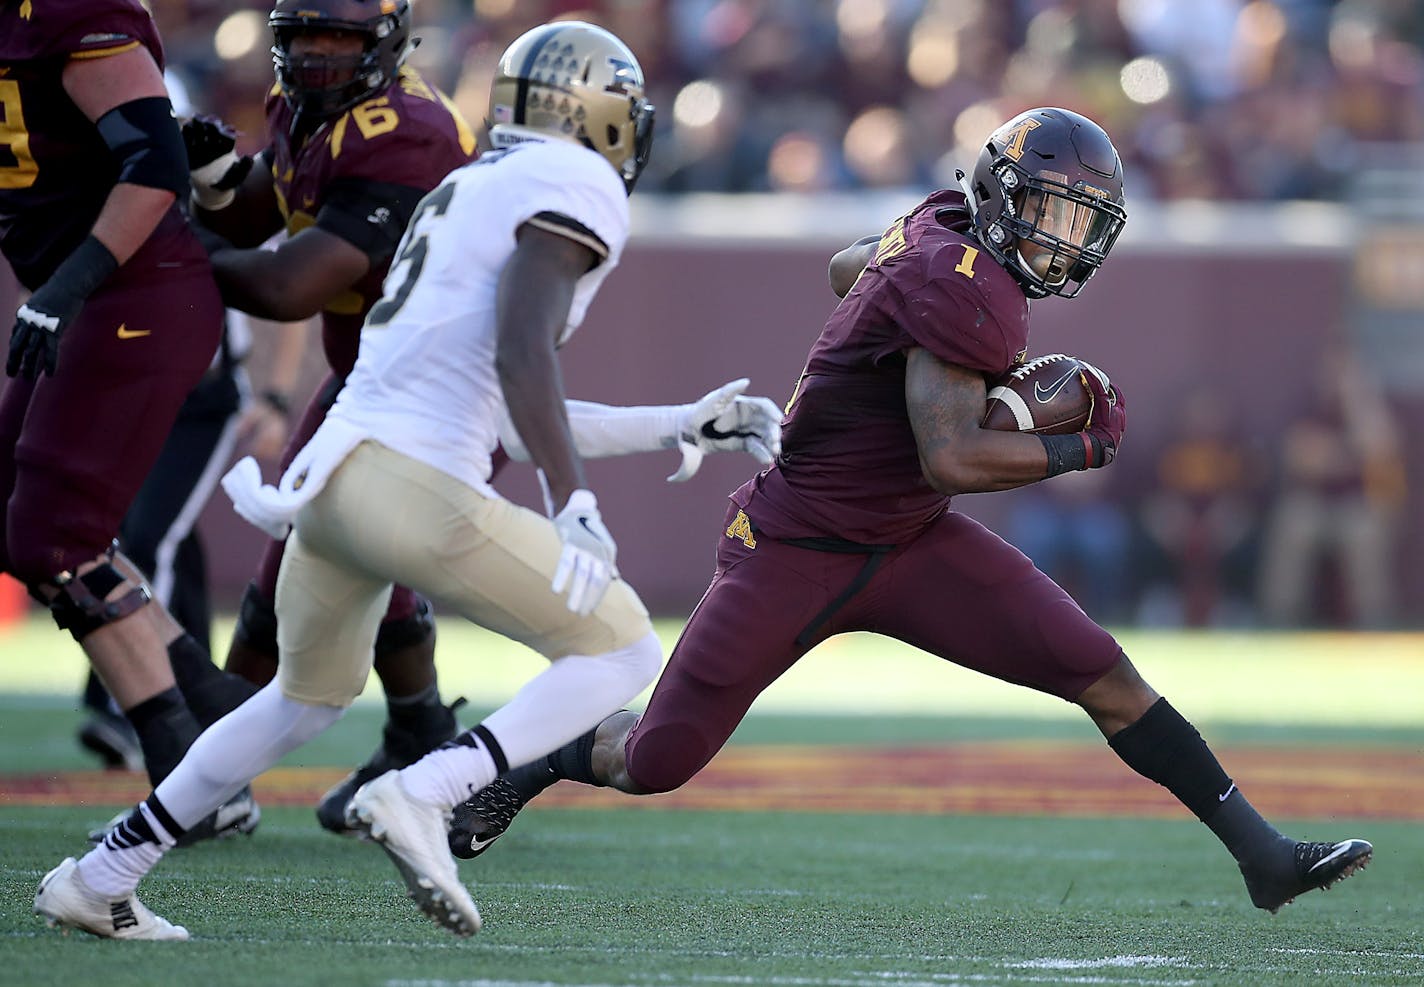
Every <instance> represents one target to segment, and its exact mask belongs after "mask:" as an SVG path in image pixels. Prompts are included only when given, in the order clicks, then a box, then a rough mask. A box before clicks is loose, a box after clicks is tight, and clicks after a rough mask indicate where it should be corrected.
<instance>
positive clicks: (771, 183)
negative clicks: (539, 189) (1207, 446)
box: [152, 0, 1424, 201]
mask: <svg viewBox="0 0 1424 987" xmlns="http://www.w3.org/2000/svg"><path fill="white" fill-rule="evenodd" d="M152 6H153V12H154V16H155V19H156V20H157V21H158V24H159V27H160V28H161V30H162V31H163V35H164V39H165V44H166V45H167V46H168V55H169V59H170V62H171V64H172V65H173V67H174V68H175V69H176V70H177V71H178V72H179V73H180V75H182V76H183V77H184V79H185V81H186V82H188V83H189V85H190V87H191V88H192V90H193V92H194V94H195V97H196V99H197V103H198V106H199V108H200V109H203V110H207V111H209V112H215V113H219V114H221V115H222V116H224V117H225V118H227V119H230V120H231V121H232V122H234V123H235V124H237V125H238V126H239V127H240V128H241V129H242V130H243V131H244V132H245V133H246V134H247V135H249V136H250V137H251V138H252V139H253V140H254V141H255V139H256V137H257V135H260V134H261V131H262V121H261V116H260V107H259V106H258V105H257V103H256V102H255V101H254V100H253V98H252V94H253V92H254V90H258V89H261V88H263V87H264V86H265V85H267V84H269V83H270V82H271V63H270V57H269V55H268V48H269V45H270V35H269V33H268V31H267V29H266V23H265V22H266V12H267V10H268V7H269V5H268V4H267V3H265V2H264V0H242V2H240V3H232V2H229V0H222V2H218V0H153V4H152ZM414 13H415V23H416V26H417V32H416V33H417V34H418V35H420V36H421V37H422V39H423V40H422V44H421V46H420V48H419V49H418V50H417V51H416V52H415V54H414V56H413V62H414V63H415V64H416V65H417V66H418V67H419V68H420V69H421V70H422V71H423V72H425V73H426V74H427V76H428V77H429V78H430V79H431V81H433V82H435V83H437V84H438V85H440V86H442V87H444V88H445V89H446V91H447V92H450V93H452V94H453V96H454V99H455V101H456V103H457V104H458V105H459V106H460V108H461V109H462V110H463V111H464V112H465V114H466V116H467V117H468V118H470V119H471V120H472V121H473V120H479V119H482V118H483V116H484V112H485V106H484V103H485V94H486V93H487V92H488V82H489V78H490V75H491V73H492V70H493V64H494V60H495V59H496V58H497V56H498V54H499V52H500V51H502V50H503V48H504V47H505V45H506V44H507V43H508V42H509V41H510V40H511V39H513V38H514V37H516V36H517V35H518V34H519V33H521V32H522V31H524V30H525V29H527V28H529V27H530V26H532V25H534V24H536V23H538V22H540V21H543V20H546V19H548V18H550V17H554V16H558V15H571V16H578V17H581V18H584V19H588V20H593V21H595V22H599V23H602V24H604V25H605V26H606V27H608V28H610V29H611V30H613V31H614V32H615V33H617V34H618V35H619V36H621V37H623V38H625V39H626V40H627V41H628V43H629V45H630V46H631V47H632V49H633V50H634V51H636V52H637V53H638V55H639V57H640V58H641V59H642V62H643V66H644V68H645V70H646V71H647V73H648V77H649V81H650V92H651V96H652V98H653V100H654V101H655V102H656V104H657V105H658V107H659V108H660V109H659V115H658V125H659V134H658V143H659V150H658V154H657V155H656V156H655V158H654V163H653V166H652V167H651V168H650V169H649V170H648V174H647V175H646V176H645V178H644V179H643V184H642V186H641V187H642V188H643V189H646V190H652V191H666V192H693V191H710V192H743V191H783V190H785V191H807V192H814V191H821V190H828V189H856V188H888V187H898V186H916V187H924V186H926V185H945V184H949V183H950V182H952V180H953V169H954V168H955V167H956V166H962V165H963V164H964V163H965V162H966V161H972V160H973V156H974V154H975V153H977V147H978V142H979V141H981V140H982V139H983V137H984V135H985V133H987V132H988V130H989V129H990V127H992V126H993V125H994V124H995V123H997V122H999V121H1002V120H1004V119H1006V118H1007V117H1009V116H1012V115H1013V114H1014V113H1016V112H1018V111H1019V110H1021V109H1024V108H1027V107H1030V106H1035V105H1069V106H1073V107H1074V108H1076V109H1078V110H1079V111H1081V112H1084V113H1086V114H1088V115H1089V116H1091V117H1093V118H1094V119H1096V120H1098V121H1099V122H1100V123H1102V124H1103V125H1104V126H1105V127H1106V129H1107V130H1108V131H1109V132H1110V133H1112V134H1114V135H1115V139H1116V142H1117V146H1118V148H1119V150H1120V151H1121V153H1122V154H1123V157H1124V159H1125V160H1124V164H1125V165H1126V168H1127V174H1128V175H1130V176H1131V183H1130V184H1131V189H1130V195H1131V197H1132V199H1134V200H1136V201H1144V200H1146V199H1149V198H1156V199H1162V200H1172V199H1190V198H1213V199H1219V198H1227V199H1260V200H1278V199H1297V198H1307V199H1309V198H1326V199H1329V198H1335V197H1338V196H1339V195H1341V194H1342V192H1343V191H1344V182H1345V181H1346V179H1347V176H1348V174H1349V171H1350V165H1351V162H1352V160H1353V156H1354V155H1355V154H1356V153H1358V149H1359V148H1360V146H1361V145H1362V144H1368V143H1372V142H1393V141H1401V140H1403V141H1413V140H1419V139H1421V138H1424V100H1421V99H1420V98H1419V95H1420V90H1421V87H1424V56H1421V45H1424V5H1420V4H1419V3H1418V2H1417V0H1249V2H1248V0H1192V2H1180V0H583V2H580V0H417V2H416V3H415V4H414Z"/></svg>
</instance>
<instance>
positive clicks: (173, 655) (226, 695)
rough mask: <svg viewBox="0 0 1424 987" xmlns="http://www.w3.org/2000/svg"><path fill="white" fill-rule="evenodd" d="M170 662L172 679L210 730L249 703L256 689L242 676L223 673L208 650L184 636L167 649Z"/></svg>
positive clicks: (197, 716)
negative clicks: (238, 708)
mask: <svg viewBox="0 0 1424 987" xmlns="http://www.w3.org/2000/svg"><path fill="white" fill-rule="evenodd" d="M168 663H169V665H171V666H172V667H173V677H174V678H175V679H177V680H178V688H179V689H181V690H182V692H183V698H184V699H186V700H187V701H188V707H189V708H190V709H191V710H192V711H193V716H194V717H196V718H197V720H198V723H199V724H200V725H201V726H202V727H203V728H204V729H206V728H208V727H210V726H212V725H213V724H214V723H216V722H217V721H218V720H220V719H222V718H223V717H224V716H226V715H227V714H228V713H231V712H232V711H233V710H235V709H237V707H239V706H241V705H242V704H243V703H244V702H246V701H247V699H248V697H250V696H251V695H252V694H253V693H254V692H256V691H257V687H256V686H255V685H253V684H252V683H251V682H249V681H247V680H246V679H245V678H243V677H241V676H240V675H233V674H232V673H231V672H224V671H223V670H222V669H220V668H218V667H217V666H216V665H214V664H213V660H212V657H211V656H210V655H209V654H208V652H207V650H206V649H204V647H203V646H202V645H201V644H199V643H198V642H197V640H195V639H194V638H193V636H192V635H191V634H188V633H183V634H180V635H178V637H177V638H175V639H174V641H173V643H172V644H170V645H169V646H168Z"/></svg>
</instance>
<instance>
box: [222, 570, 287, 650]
mask: <svg viewBox="0 0 1424 987" xmlns="http://www.w3.org/2000/svg"><path fill="white" fill-rule="evenodd" d="M232 636H233V638H234V639H235V640H237V641H238V642H240V643H242V644H245V645H247V646H248V647H250V648H253V649H255V650H257V651H261V652H263V653H265V654H269V655H272V656H273V658H275V657H276V655H277V605H276V604H275V603H273V602H272V601H271V600H269V599H267V597H265V596H263V595H262V591H261V590H259V589H258V588H257V581H256V580H253V581H252V582H250V583H248V584H247V589H245V590H243V591H242V603H241V604H240V605H239V606H238V608H237V627H236V628H235V629H234V630H233V633H232Z"/></svg>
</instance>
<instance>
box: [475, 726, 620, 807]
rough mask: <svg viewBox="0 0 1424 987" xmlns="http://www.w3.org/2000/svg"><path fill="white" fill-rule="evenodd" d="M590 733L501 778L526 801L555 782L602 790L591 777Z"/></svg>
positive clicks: (592, 732) (591, 752)
mask: <svg viewBox="0 0 1424 987" xmlns="http://www.w3.org/2000/svg"><path fill="white" fill-rule="evenodd" d="M595 732H596V731H595V730H590V731H589V732H588V733H586V734H584V735H583V736H582V737H577V738H575V739H574V740H572V741H570V742H569V743H567V744H565V745H564V746H563V747H560V748H559V749H558V750H556V751H554V752H553V753H552V754H550V755H549V756H548V757H541V758H539V759H538V760H537V761H533V762H531V763H529V764H526V765H524V766H523V767H519V768H515V769H514V770H513V771H506V772H505V773H504V774H503V775H501V776H500V777H502V778H503V779H504V780H505V781H506V782H508V783H509V784H510V785H512V786H514V790H515V791H517V792H518V793H519V796H520V798H522V799H523V800H524V801H526V802H528V801H529V800H530V799H532V798H533V797H534V796H536V795H538V794H539V793H540V792H542V791H543V790H544V789H546V788H548V787H549V786H550V785H552V784H554V783H555V782H556V781H562V780H568V781H577V782H581V783H583V784H585V785H596V786H598V787H600V788H602V787H604V786H603V782H601V781H599V780H598V779H597V778H595V777H594V776H593V735H594V733H595Z"/></svg>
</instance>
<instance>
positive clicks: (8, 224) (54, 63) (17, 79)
mask: <svg viewBox="0 0 1424 987" xmlns="http://www.w3.org/2000/svg"><path fill="white" fill-rule="evenodd" d="M139 46H142V47H144V48H146V49H148V51H149V53H150V54H151V55H152V56H153V60H154V61H155V62H157V63H158V65H159V67H160V68H162V66H163V47H162V45H161V44H160V42H159V40H158V32H157V30H156V29H155V28H154V26H153V20H152V18H150V17H149V16H148V14H147V13H146V12H145V11H144V9H143V7H141V6H139V3H138V0H66V2H63V3H56V2H53V0H51V2H41V0H25V2H16V0H8V2H0V251H3V253H4V254H5V258H6V259H7V260H8V261H9V262H10V265H11V267H13V268H14V269H15V274H16V276H17V277H19V279H20V281H21V283H23V284H24V285H25V286H26V287H28V288H30V289H32V290H33V289H34V288H38V287H39V286H40V285H41V284H43V283H44V282H45V281H46V280H47V279H48V278H49V276H50V275H51V274H52V273H53V272H54V269H55V268H56V267H57V266H58V265H59V263H60V262H61V261H63V260H64V259H65V258H66V257H68V256H69V254H70V253H71V252H72V251H73V250H74V248H75V247H77V246H78V245H79V243H80V241H82V240H83V239H84V238H85V237H86V236H88V234H89V231H90V229H91V228H92V227H93V226H94V220H95V219H97V218H98V216H99V210H100V209H101V208H102V207H103V205H104V200H105V199H106V198H108V195H109V191H110V190H111V189H112V188H113V186H114V182H115V180H116V179H117V178H118V163H117V162H116V161H114V159H113V156H112V155H111V154H110V153H109V148H108V146H107V145H106V144H105V143H104V141H103V139H102V138H101V137H100V136H99V131H98V129H97V128H96V127H95V126H94V124H93V123H92V122H90V120H89V119H88V118H87V117H85V115H84V114H83V113H82V112H81V111H80V110H79V108H78V107H77V106H75V105H74V103H73V102H71V101H70V99H69V96H68V95H67V94H66V93H65V91H64V86H63V84H62V82H61V74H62V73H63V72H64V67H65V65H67V64H68V63H69V61H70V60H71V59H76V58H103V57H105V56H108V55H116V54H119V53H122V52H126V51H129V50H132V49H134V48H137V47H139ZM189 263H196V264H206V255H205V254H204V253H203V251H202V249H201V248H200V247H199V246H198V243H197V240H196V239H195V238H194V237H193V236H192V234H191V233H189V232H188V230H187V227H186V224H185V222H184V220H183V217H182V215H181V214H180V213H179V212H178V208H177V205H176V204H175V205H174V207H173V208H172V209H171V210H170V211H169V213H168V215H167V216H165V217H164V218H163V220H162V221H161V222H160V223H159V225H158V228H157V229H156V230H154V232H153V234H152V235H151V236H150V237H149V239H148V241H147V242H146V243H145V244H144V245H143V247H142V248H140V250H139V251H138V253H136V254H135V255H134V256H133V257H132V258H130V259H129V261H128V262H127V263H126V264H124V266H123V267H122V268H120V269H119V271H118V272H117V273H116V274H115V275H114V276H113V277H112V278H111V279H110V280H111V281H114V282H118V281H124V280H133V279H135V278H141V277H144V276H146V275H147V274H148V273H149V272H151V271H152V270H153V269H154V268H155V267H156V266H157V265H159V264H162V265H163V266H164V268H165V269H170V268H172V267H175V266H182V265H184V264H189Z"/></svg>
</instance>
